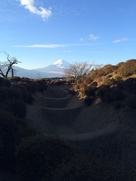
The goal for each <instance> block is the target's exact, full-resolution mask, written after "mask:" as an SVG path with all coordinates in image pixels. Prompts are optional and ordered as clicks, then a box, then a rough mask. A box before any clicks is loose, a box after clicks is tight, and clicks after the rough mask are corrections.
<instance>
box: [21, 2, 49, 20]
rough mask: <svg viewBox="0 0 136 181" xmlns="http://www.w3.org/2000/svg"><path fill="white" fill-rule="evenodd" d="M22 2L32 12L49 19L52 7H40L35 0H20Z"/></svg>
mask: <svg viewBox="0 0 136 181" xmlns="http://www.w3.org/2000/svg"><path fill="white" fill-rule="evenodd" d="M19 1H20V4H21V5H22V6H24V7H25V8H26V9H28V10H29V11H30V12H31V13H33V14H37V15H39V16H41V18H42V19H43V20H45V19H48V18H49V17H50V16H51V15H52V12H51V8H49V9H46V8H43V7H39V9H38V8H37V7H36V6H35V0H19Z"/></svg>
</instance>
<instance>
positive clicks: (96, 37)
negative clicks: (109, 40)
mask: <svg viewBox="0 0 136 181" xmlns="http://www.w3.org/2000/svg"><path fill="white" fill-rule="evenodd" d="M88 37H89V40H97V39H98V38H99V37H98V36H96V35H94V34H90V35H89V36H88Z"/></svg>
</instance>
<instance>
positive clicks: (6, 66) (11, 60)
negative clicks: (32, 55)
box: [0, 52, 20, 79]
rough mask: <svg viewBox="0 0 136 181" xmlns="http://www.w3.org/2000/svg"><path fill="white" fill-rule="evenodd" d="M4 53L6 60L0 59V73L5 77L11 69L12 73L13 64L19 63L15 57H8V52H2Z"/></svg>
mask: <svg viewBox="0 0 136 181" xmlns="http://www.w3.org/2000/svg"><path fill="white" fill-rule="evenodd" d="M4 54H5V55H6V59H7V60H6V61H2V62H1V61H0V75H1V76H2V77H4V78H5V79H7V77H8V74H9V72H10V71H12V74H13V65H14V64H18V63H20V62H19V61H18V60H17V59H16V58H15V57H10V56H9V54H7V53H6V52H4Z"/></svg>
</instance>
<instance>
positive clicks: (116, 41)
mask: <svg viewBox="0 0 136 181" xmlns="http://www.w3.org/2000/svg"><path fill="white" fill-rule="evenodd" d="M127 40H128V38H121V39H117V40H113V43H121V42H124V41H127Z"/></svg>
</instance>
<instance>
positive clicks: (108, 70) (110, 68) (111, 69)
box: [103, 64, 117, 75]
mask: <svg viewBox="0 0 136 181" xmlns="http://www.w3.org/2000/svg"><path fill="white" fill-rule="evenodd" d="M116 69H117V67H116V66H114V65H111V64H107V65H105V66H104V67H103V71H104V72H105V73H104V75H107V74H109V73H112V72H114V71H115V70H116Z"/></svg>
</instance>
